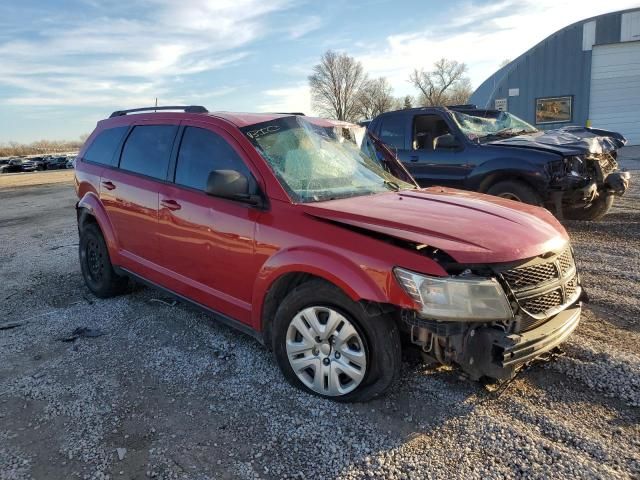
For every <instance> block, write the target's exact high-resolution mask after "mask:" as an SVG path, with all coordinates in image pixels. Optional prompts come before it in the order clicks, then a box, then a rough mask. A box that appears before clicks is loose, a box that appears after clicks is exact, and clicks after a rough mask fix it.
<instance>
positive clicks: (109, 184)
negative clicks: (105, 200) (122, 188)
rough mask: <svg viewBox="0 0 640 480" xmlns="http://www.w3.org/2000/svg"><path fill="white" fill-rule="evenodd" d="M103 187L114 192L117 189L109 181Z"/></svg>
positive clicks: (103, 183)
mask: <svg viewBox="0 0 640 480" xmlns="http://www.w3.org/2000/svg"><path fill="white" fill-rule="evenodd" d="M102 186H103V187H104V188H106V189H107V190H114V189H115V188H116V186H115V185H114V184H113V183H112V182H109V181H108V180H107V181H105V182H102Z"/></svg>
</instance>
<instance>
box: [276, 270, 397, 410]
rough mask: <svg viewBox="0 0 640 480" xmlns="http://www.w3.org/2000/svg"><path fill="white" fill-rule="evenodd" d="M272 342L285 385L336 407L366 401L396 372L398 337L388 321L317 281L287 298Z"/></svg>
mask: <svg viewBox="0 0 640 480" xmlns="http://www.w3.org/2000/svg"><path fill="white" fill-rule="evenodd" d="M323 316H324V318H325V319H324V320H323ZM303 318H304V320H303ZM323 322H324V323H323ZM321 337H323V338H321ZM325 337H326V338H325ZM318 339H319V340H320V341H318ZM272 342H273V343H272V346H273V351H274V353H275V357H276V360H277V362H278V365H279V367H280V369H281V370H282V373H283V374H284V376H285V378H286V379H287V381H289V383H291V384H292V385H293V386H295V387H297V388H300V389H302V390H304V391H306V392H309V393H312V394H314V395H318V396H320V397H324V398H328V399H331V400H336V401H339V402H365V401H368V400H370V399H372V398H374V397H376V396H378V395H380V394H381V393H383V392H384V391H385V390H386V389H387V388H388V387H389V386H390V385H391V384H392V383H393V382H394V381H395V379H396V378H397V377H398V375H399V372H400V364H401V361H402V360H401V347H400V333H399V331H398V327H397V325H396V323H395V322H394V321H393V319H391V318H389V317H388V316H386V315H378V316H370V315H368V314H366V313H365V311H364V309H363V308H362V307H361V306H360V305H359V304H358V303H356V302H354V301H353V300H351V299H350V298H349V297H348V296H347V295H345V293H344V292H342V291H341V290H340V289H339V288H337V287H335V286H334V285H331V284H330V283H327V282H325V281H322V280H312V281H309V282H306V283H303V284H302V285H300V286H298V287H296V288H295V289H294V290H293V291H291V292H290V293H289V294H288V295H287V296H286V298H285V299H284V300H283V301H282V303H281V304H280V306H279V307H278V310H277V312H276V315H275V319H274V323H273V336H272ZM293 365H296V369H295V370H294V367H293ZM300 365H302V366H301V367H299V366H300Z"/></svg>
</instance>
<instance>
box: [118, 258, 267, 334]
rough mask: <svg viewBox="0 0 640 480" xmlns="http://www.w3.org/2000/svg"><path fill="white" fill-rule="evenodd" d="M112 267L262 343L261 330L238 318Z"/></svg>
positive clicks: (129, 272) (121, 273) (119, 273)
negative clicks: (258, 330)
mask: <svg viewBox="0 0 640 480" xmlns="http://www.w3.org/2000/svg"><path fill="white" fill-rule="evenodd" d="M113 269H114V270H115V272H116V273H117V274H118V275H121V276H125V277H130V278H131V279H133V280H135V281H138V282H140V283H142V284H144V285H146V286H148V287H151V288H155V289H157V290H160V291H162V292H164V293H166V294H168V295H169V296H171V297H173V298H175V299H176V300H179V301H181V302H184V303H188V304H189V305H192V306H194V307H196V308H197V309H198V310H201V311H202V312H204V313H207V314H209V315H211V316H212V317H213V318H214V319H215V320H217V321H218V322H220V323H222V324H224V325H226V326H228V327H231V328H234V329H236V330H239V331H240V332H242V333H244V334H246V335H249V336H250V337H253V338H254V339H256V340H257V341H258V342H260V344H262V345H264V338H263V335H262V333H261V332H257V331H256V330H254V329H253V328H251V327H250V326H248V325H246V324H244V323H242V322H239V321H238V320H236V319H234V318H231V317H229V316H227V315H224V314H223V313H220V312H217V311H215V310H213V309H211V308H209V307H207V306H205V305H202V304H201V303H198V302H195V301H193V300H191V299H189V298H187V297H185V296H183V295H180V294H179V293H176V292H174V291H173V290H169V289H168V288H165V287H163V286H161V285H158V284H157V283H155V282H152V281H151V280H147V279H146V278H144V277H141V276H139V275H137V274H135V273H133V272H131V271H130V270H127V269H126V268H122V267H117V266H115V265H114V266H113Z"/></svg>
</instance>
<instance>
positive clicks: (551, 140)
mask: <svg viewBox="0 0 640 480" xmlns="http://www.w3.org/2000/svg"><path fill="white" fill-rule="evenodd" d="M626 143H627V139H626V138H624V137H623V136H622V135H620V134H619V133H616V132H610V131H608V130H598V129H595V128H585V127H563V128H559V129H556V130H545V131H540V132H536V133H531V134H528V135H518V136H516V137H511V138H505V139H502V140H495V141H492V142H488V143H487V145H498V146H508V147H525V148H534V149H538V150H545V151H552V152H555V153H559V154H561V155H565V156H566V155H586V154H589V153H594V154H597V153H606V152H611V151H614V150H617V149H618V148H620V147H623V146H624V145H625V144H626Z"/></svg>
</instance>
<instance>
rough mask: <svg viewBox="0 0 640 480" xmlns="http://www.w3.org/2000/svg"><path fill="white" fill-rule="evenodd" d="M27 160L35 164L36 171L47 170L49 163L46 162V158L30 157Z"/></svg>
mask: <svg viewBox="0 0 640 480" xmlns="http://www.w3.org/2000/svg"><path fill="white" fill-rule="evenodd" d="M27 160H28V161H29V162H33V164H34V166H35V170H46V169H47V162H46V161H45V159H44V157H28V158H27Z"/></svg>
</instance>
